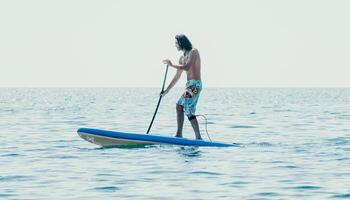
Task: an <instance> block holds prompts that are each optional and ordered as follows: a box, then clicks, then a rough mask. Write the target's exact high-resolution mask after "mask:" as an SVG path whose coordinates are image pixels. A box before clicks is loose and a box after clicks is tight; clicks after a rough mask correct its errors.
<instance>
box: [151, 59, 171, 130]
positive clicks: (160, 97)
mask: <svg viewBox="0 0 350 200" xmlns="http://www.w3.org/2000/svg"><path fill="white" fill-rule="evenodd" d="M168 68H169V66H168V65H166V69H165V75H164V80H163V86H162V91H161V93H163V92H164V86H165V81H166V77H167V74H168ZM162 97H163V96H162V95H160V96H159V100H158V103H157V107H156V110H155V111H154V114H153V117H152V120H151V123H150V125H149V127H148V129H147V134H148V133H149V131H150V130H151V127H152V124H153V121H154V118H155V117H156V115H157V112H158V108H159V105H160V102H161V101H162Z"/></svg>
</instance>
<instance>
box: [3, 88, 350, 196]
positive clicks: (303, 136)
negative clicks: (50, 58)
mask: <svg viewBox="0 0 350 200" xmlns="http://www.w3.org/2000/svg"><path fill="white" fill-rule="evenodd" d="M158 93H159V89H158V88H153V89H152V88H147V89H136V88H134V89H133V88H131V89H127V88H110V89H108V88H107V89H103V88H86V89H69V88H62V89H43V88H38V89H21V88H17V89H14V88H3V89H0V142H1V143H0V199H33V200H34V199H35V200H38V199H45V200H47V199H350V89H331V88H330V89H225V88H209V89H208V88H204V92H203V94H202V96H201V98H200V100H199V105H198V109H197V114H206V115H207V118H208V131H209V134H210V137H211V139H212V140H215V141H222V142H227V143H232V142H235V143H240V144H241V147H233V148H208V147H204V148H202V147H201V148H193V147H179V146H166V145H160V146H157V145H156V146H148V147H145V148H131V149H127V148H108V149H104V148H99V147H98V146H96V145H93V144H90V143H88V142H87V141H84V140H82V139H81V138H80V137H79V136H78V135H77V133H76V130H77V129H78V128H79V127H90V128H101V129H108V130H117V131H123V132H136V133H144V132H146V130H147V128H148V124H149V122H150V119H151V117H152V115H153V112H154V109H155V106H156V103H157V100H158ZM180 93H181V89H174V90H173V91H171V92H170V93H169V94H168V95H167V96H166V97H165V98H164V99H163V101H162V104H161V106H160V109H159V113H158V115H157V117H156V120H155V123H154V125H153V129H152V131H151V132H152V134H158V135H164V136H171V135H173V134H174V133H175V130H176V115H175V102H176V100H177V98H178V96H179V94H180ZM199 122H200V123H201V129H202V130H203V131H204V127H205V124H204V122H205V120H203V119H202V118H199ZM204 132H205V131H204ZM204 132H203V133H204ZM184 136H185V137H188V138H194V133H193V131H192V129H191V127H190V124H189V122H188V121H186V122H185V129H184ZM203 136H204V138H207V137H206V135H203Z"/></svg>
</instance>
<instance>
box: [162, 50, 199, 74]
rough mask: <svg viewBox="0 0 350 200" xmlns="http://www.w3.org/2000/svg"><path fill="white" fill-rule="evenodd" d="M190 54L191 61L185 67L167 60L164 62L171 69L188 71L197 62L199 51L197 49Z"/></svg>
mask: <svg viewBox="0 0 350 200" xmlns="http://www.w3.org/2000/svg"><path fill="white" fill-rule="evenodd" d="M189 54H190V55H189V59H188V60H187V61H186V62H185V63H184V64H183V65H174V64H172V63H171V61H170V60H165V61H164V62H166V64H168V65H169V66H170V67H174V68H176V69H181V70H185V71H188V70H189V69H190V67H191V66H192V65H193V63H194V62H195V59H196V55H197V54H198V51H197V49H194V50H191V51H190V53H189Z"/></svg>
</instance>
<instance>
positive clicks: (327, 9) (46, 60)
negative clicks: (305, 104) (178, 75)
mask: <svg viewBox="0 0 350 200" xmlns="http://www.w3.org/2000/svg"><path fill="white" fill-rule="evenodd" d="M349 23H350V1H348V0H289V1H283V0H240V1H234V0H217V1H214V0H210V1H209V0H208V1H206V0H196V1H191V0H176V1H174V0H119V1H118V0H113V1H112V0H111V1H106V0H94V1H91V0H79V1H78V0H56V1H50V0H41V1H38V0H30V1H28V0H1V1H0V87H160V86H161V83H162V79H163V74H164V65H163V64H162V60H163V59H164V58H170V59H171V60H172V61H176V62H177V61H178V57H179V56H180V52H178V51H177V50H176V48H175V39H174V36H175V35H176V34H178V33H184V34H186V35H187V36H188V37H189V39H190V40H191V41H192V44H193V46H194V47H196V48H197V49H198V50H199V52H200V55H201V59H202V81H203V84H204V86H206V87H350V78H349V77H350V69H349V67H350V25H349ZM174 71H175V70H173V69H172V70H171V71H170V74H169V77H168V80H170V79H171V77H170V76H173V75H174ZM185 79H186V77H185V76H184V74H183V77H182V79H181V81H180V84H178V85H177V86H180V87H182V86H183V84H184V82H185Z"/></svg>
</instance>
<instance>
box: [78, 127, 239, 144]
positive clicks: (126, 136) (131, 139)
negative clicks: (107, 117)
mask: <svg viewBox="0 0 350 200" xmlns="http://www.w3.org/2000/svg"><path fill="white" fill-rule="evenodd" d="M77 132H78V134H79V136H80V137H81V138H83V139H84V140H86V141H88V142H91V143H93V144H97V145H100V146H102V147H120V146H133V145H152V144H168V145H181V146H204V147H234V146H237V145H236V144H227V143H221V142H209V141H203V140H192V139H186V138H176V137H165V136H159V135H146V134H137V133H123V132H117V131H108V130H101V129H92V128H79V129H78V131H77Z"/></svg>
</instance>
